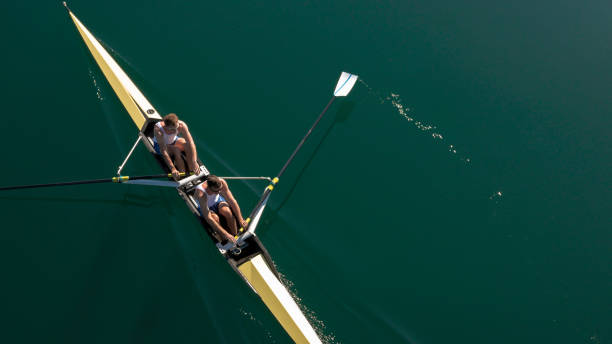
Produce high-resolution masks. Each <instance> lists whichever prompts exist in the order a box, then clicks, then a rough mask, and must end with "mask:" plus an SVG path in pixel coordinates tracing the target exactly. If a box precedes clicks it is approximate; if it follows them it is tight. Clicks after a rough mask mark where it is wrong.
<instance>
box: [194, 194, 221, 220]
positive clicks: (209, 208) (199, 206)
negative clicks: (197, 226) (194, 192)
mask: <svg viewBox="0 0 612 344" xmlns="http://www.w3.org/2000/svg"><path fill="white" fill-rule="evenodd" d="M221 202H227V201H226V200H225V198H223V196H221V195H219V200H218V201H217V203H215V204H213V205H212V206H210V207H208V210H210V211H212V212H213V213H215V214H217V215H219V203H221ZM198 210H199V211H200V214H201V213H202V208H201V205H200V203H199V202H198Z"/></svg>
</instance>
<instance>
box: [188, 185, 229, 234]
mask: <svg viewBox="0 0 612 344" xmlns="http://www.w3.org/2000/svg"><path fill="white" fill-rule="evenodd" d="M195 196H196V198H197V199H198V202H200V213H201V214H202V217H203V218H204V220H206V222H207V223H208V224H209V225H210V227H211V228H212V229H213V230H214V231H215V232H217V233H218V234H219V236H220V237H221V238H222V239H223V238H225V239H228V240H230V241H234V240H236V239H235V238H234V236H233V235H231V234H229V233H228V232H227V231H226V230H225V229H224V228H223V227H221V225H220V224H219V223H218V222H217V221H215V220H214V219H213V218H212V216H211V212H210V210H209V209H208V207H207V206H206V204H207V200H208V198H207V196H206V193H205V192H203V191H202V190H197V191H196V194H195Z"/></svg>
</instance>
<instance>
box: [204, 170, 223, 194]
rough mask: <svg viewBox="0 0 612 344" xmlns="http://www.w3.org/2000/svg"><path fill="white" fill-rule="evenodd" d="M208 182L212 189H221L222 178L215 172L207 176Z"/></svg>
mask: <svg viewBox="0 0 612 344" xmlns="http://www.w3.org/2000/svg"><path fill="white" fill-rule="evenodd" d="M206 183H207V184H208V187H209V188H211V191H213V190H216V191H219V190H220V189H221V186H222V184H221V178H219V177H217V176H215V175H214V174H209V175H208V178H206ZM216 191H215V192H216Z"/></svg>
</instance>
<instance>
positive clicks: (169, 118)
mask: <svg viewBox="0 0 612 344" xmlns="http://www.w3.org/2000/svg"><path fill="white" fill-rule="evenodd" d="M178 121H179V119H178V116H177V115H176V114H175V113H169V114H167V115H165V116H164V129H168V130H178V124H179V122H178Z"/></svg>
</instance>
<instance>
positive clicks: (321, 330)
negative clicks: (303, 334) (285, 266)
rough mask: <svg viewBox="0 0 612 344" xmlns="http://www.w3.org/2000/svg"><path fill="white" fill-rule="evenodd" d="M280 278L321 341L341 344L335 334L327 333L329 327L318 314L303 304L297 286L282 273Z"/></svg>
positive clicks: (326, 343)
mask: <svg viewBox="0 0 612 344" xmlns="http://www.w3.org/2000/svg"><path fill="white" fill-rule="evenodd" d="M278 276H279V279H280V281H281V283H282V284H283V285H284V286H285V288H287V291H288V292H289V294H291V297H292V298H293V300H295V303H297V305H298V306H299V308H300V309H301V310H302V312H303V313H304V316H305V317H306V319H308V322H309V323H310V324H311V325H312V327H313V328H314V330H315V332H316V333H317V336H319V338H320V339H321V341H322V342H323V343H325V344H333V343H340V342H338V341H336V336H335V335H334V334H333V333H326V332H329V330H328V329H327V326H325V323H324V322H323V320H320V319H319V318H317V314H316V313H315V311H313V310H312V309H310V308H308V307H307V306H306V305H304V303H303V302H302V298H300V297H299V296H298V295H297V294H296V292H295V291H294V289H295V286H294V284H293V282H291V281H290V280H289V279H287V277H285V275H283V274H282V273H281V272H280V271H279V272H278Z"/></svg>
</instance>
